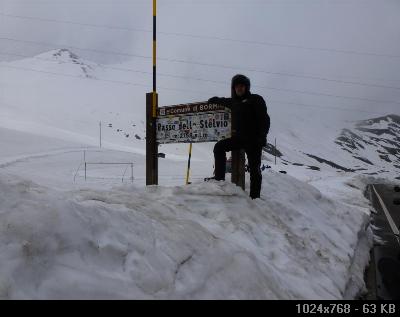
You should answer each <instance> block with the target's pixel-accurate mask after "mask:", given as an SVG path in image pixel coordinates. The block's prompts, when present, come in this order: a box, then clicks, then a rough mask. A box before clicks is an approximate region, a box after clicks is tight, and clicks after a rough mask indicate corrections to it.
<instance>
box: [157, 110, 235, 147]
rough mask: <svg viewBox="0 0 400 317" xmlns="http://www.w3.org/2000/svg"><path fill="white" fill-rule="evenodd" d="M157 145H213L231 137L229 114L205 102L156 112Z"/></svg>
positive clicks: (227, 111)
mask: <svg viewBox="0 0 400 317" xmlns="http://www.w3.org/2000/svg"><path fill="white" fill-rule="evenodd" d="M156 131H157V143H159V144H167V143H199V142H216V141H219V140H222V139H226V138H229V137H230V136H231V111H230V110H229V109H227V108H225V107H223V106H221V105H217V104H208V103H207V102H199V103H191V104H182V105H176V106H168V107H162V108H159V109H158V111H157V120H156Z"/></svg>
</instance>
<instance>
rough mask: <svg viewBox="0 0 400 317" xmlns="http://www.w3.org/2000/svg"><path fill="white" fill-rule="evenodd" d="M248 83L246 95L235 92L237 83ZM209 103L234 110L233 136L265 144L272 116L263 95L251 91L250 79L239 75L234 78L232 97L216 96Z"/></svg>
mask: <svg viewBox="0 0 400 317" xmlns="http://www.w3.org/2000/svg"><path fill="white" fill-rule="evenodd" d="M237 83H243V84H245V85H246V89H247V93H246V95H245V96H242V97H238V96H236V93H235V89H234V87H235V85H236V84H237ZM209 103H217V104H221V105H223V106H225V107H227V108H229V109H231V111H232V118H233V121H232V134H233V135H232V136H233V137H237V138H238V139H239V140H240V141H242V142H244V143H245V144H247V145H256V146H265V145H266V140H267V134H268V132H269V128H270V117H269V115H268V113H267V105H266V103H265V101H264V99H263V97H261V96H259V95H256V94H252V93H251V92H250V80H249V79H248V78H247V77H245V76H243V75H237V76H235V77H234V78H233V79H232V97H231V98H219V97H214V98H211V99H210V100H209Z"/></svg>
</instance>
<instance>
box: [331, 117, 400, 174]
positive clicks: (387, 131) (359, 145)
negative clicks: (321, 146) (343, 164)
mask: <svg viewBox="0 0 400 317" xmlns="http://www.w3.org/2000/svg"><path fill="white" fill-rule="evenodd" d="M336 143H337V144H338V145H339V146H340V147H341V148H342V149H343V150H344V151H346V152H348V153H350V154H351V156H352V157H353V158H354V159H356V160H358V162H357V166H356V167H357V168H358V170H361V171H362V170H364V171H365V170H367V172H366V173H367V174H370V175H377V174H384V173H397V174H398V173H399V171H400V116H397V115H388V116H385V117H379V118H374V119H370V120H364V121H360V122H358V123H357V124H356V126H355V128H354V129H352V130H349V129H346V130H344V131H343V132H342V134H341V135H340V137H338V139H337V140H336Z"/></svg>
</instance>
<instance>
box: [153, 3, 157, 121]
mask: <svg viewBox="0 0 400 317" xmlns="http://www.w3.org/2000/svg"><path fill="white" fill-rule="evenodd" d="M156 116H157V0H153V118H155V117H156Z"/></svg>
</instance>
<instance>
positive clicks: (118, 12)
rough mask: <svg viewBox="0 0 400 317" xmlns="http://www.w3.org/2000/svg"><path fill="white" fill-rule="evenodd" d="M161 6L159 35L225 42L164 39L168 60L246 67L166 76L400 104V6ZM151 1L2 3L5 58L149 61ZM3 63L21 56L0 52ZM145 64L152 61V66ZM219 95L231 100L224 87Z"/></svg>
mask: <svg viewBox="0 0 400 317" xmlns="http://www.w3.org/2000/svg"><path fill="white" fill-rule="evenodd" d="M158 2H159V8H158V23H159V31H160V32H165V33H185V34H187V35H200V36H204V37H218V38H222V39H225V40H216V39H210V38H197V37H190V36H178V35H172V34H165V33H160V34H159V42H158V48H159V56H160V57H162V58H169V59H179V60H187V61H194V62H200V63H206V64H218V65H220V66H221V65H223V66H234V67H237V68H238V69H236V70H234V69H230V68H221V67H219V68H215V67H206V66H204V65H203V66H200V65H190V64H185V65H175V66H176V67H175V66H174V67H173V68H171V63H170V62H161V61H160V64H159V69H160V71H161V72H162V71H163V70H164V69H168V72H169V73H170V72H171V70H173V71H175V72H176V74H177V75H183V76H192V77H201V78H207V79H210V80H226V81H227V83H228V81H229V79H230V77H231V76H232V75H233V74H234V73H237V72H242V73H245V74H247V75H248V76H249V77H251V79H252V80H253V82H254V83H255V84H256V85H257V86H268V87H276V88H283V89H296V90H305V91H312V92H318V93H324V94H332V95H346V96H352V97H360V98H367V99H374V100H385V101H395V102H400V19H399V16H400V1H399V0H159V1H158ZM151 4H152V0H0V11H1V15H0V27H1V30H0V37H1V38H2V39H0V53H6V52H8V53H15V54H24V55H25V54H27V55H35V54H37V53H39V52H44V51H48V50H50V49H52V48H56V47H67V46H74V47H75V49H73V51H74V52H76V53H77V54H79V55H80V56H83V57H85V58H89V59H92V60H94V61H96V62H99V63H116V62H121V61H126V59H128V57H126V56H121V55H116V54H99V53H94V52H90V51H84V50H79V49H78V48H87V49H92V50H103V51H113V52H121V53H122V52H125V53H131V54H138V55H146V56H150V55H151V33H149V32H146V30H148V31H150V30H151V27H152V17H151ZM29 17H30V18H29ZM38 18H39V19H42V20H38ZM43 19H49V20H54V21H52V22H50V21H44V20H43ZM55 21H59V22H55ZM61 21H64V22H65V21H69V22H73V23H77V24H71V23H61ZM79 23H81V24H92V25H101V26H109V27H93V26H83V25H78V24H79ZM110 27H122V28H131V29H137V30H141V31H133V30H124V29H118V28H110ZM5 38H7V39H9V40H6V39H5ZM10 39H14V40H25V41H31V42H40V43H42V44H43V43H48V44H54V45H49V46H45V45H34V44H32V43H30V44H28V43H23V42H16V41H11V40H10ZM227 39H235V40H241V41H242V42H240V41H229V40H227ZM243 41H244V42H243ZM249 42H251V43H249ZM254 42H262V44H257V43H254ZM0 59H1V60H5V59H15V57H12V56H5V55H0ZM142 62H143V63H146V65H147V64H149V61H142ZM148 66H149V67H150V65H148ZM240 69H242V70H240ZM150 70H151V69H150ZM254 70H258V71H254ZM260 70H261V72H260ZM271 72H274V73H284V74H285V75H278V74H275V75H272V74H271ZM288 74H289V75H290V76H288ZM293 75H294V76H293ZM299 75H300V76H299ZM303 75H306V76H312V77H319V78H326V79H338V80H345V81H352V82H360V83H364V84H368V85H380V86H390V87H393V88H378V87H371V86H365V85H355V84H352V85H350V84H343V83H337V82H332V81H329V80H328V81H327V80H325V81H324V80H320V79H310V78H303V77H302V76H303ZM175 85H180V86H182V87H183V88H187V89H193V87H194V86H196V88H202V87H201V86H202V85H203V84H202V83H201V82H189V81H181V82H179V83H178V82H176V83H175ZM207 87H208V86H207ZM396 88H398V89H396ZM204 89H206V87H204V88H202V90H204ZM214 91H215V90H214ZM214 91H213V92H214ZM217 91H218V92H220V93H221V94H224V93H225V94H227V89H225V88H223V87H220V88H218V90H217ZM254 91H256V92H259V93H261V94H263V95H264V96H265V97H266V98H267V99H268V98H273V99H274V100H285V101H290V102H298V103H304V104H320V105H325V106H331V107H332V106H335V107H342V108H349V109H354V108H357V109H360V108H362V109H364V110H365V111H371V112H377V113H397V114H400V104H390V103H383V104H381V103H377V102H363V101H360V100H351V99H340V98H329V97H317V96H310V95H301V94H293V93H289V92H282V91H274V90H268V89H261V88H256V87H255V88H254ZM210 94H211V92H210ZM193 98H194V99H195V97H193Z"/></svg>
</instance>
